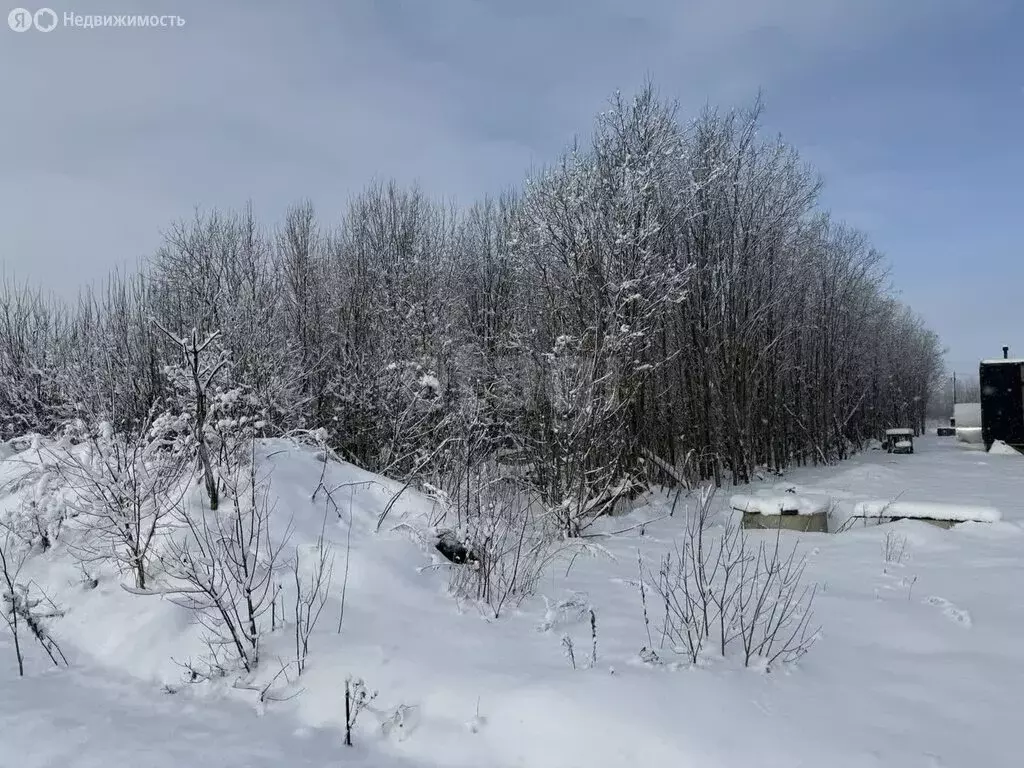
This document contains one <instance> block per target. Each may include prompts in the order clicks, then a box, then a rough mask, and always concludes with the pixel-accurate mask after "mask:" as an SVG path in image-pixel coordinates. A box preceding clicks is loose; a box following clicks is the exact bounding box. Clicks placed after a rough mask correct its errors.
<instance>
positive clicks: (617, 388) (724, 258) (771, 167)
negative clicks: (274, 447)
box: [0, 87, 942, 535]
mask: <svg viewBox="0 0 1024 768" xmlns="http://www.w3.org/2000/svg"><path fill="white" fill-rule="evenodd" d="M759 120H760V105H759V104H758V105H755V106H754V107H753V108H751V109H746V110H732V111H718V110H712V109H708V110H705V111H704V112H703V113H701V114H700V115H699V116H698V117H697V118H696V119H693V120H689V121H685V120H683V119H682V118H681V117H680V115H679V113H678V110H677V107H676V106H675V105H674V104H671V103H666V102H665V101H664V100H662V99H660V98H659V97H658V96H657V95H656V93H655V91H654V89H653V88H651V87H648V88H645V89H643V90H642V91H641V92H640V93H639V94H637V95H636V96H635V97H633V98H626V97H623V96H621V95H616V96H614V97H613V98H612V99H611V101H610V104H609V107H608V109H607V110H606V111H604V112H602V113H600V114H599V115H598V116H597V118H596V121H595V124H594V126H593V131H592V136H591V138H590V140H589V141H588V142H587V143H586V144H581V143H577V144H576V145H574V146H572V147H571V148H570V149H568V150H567V151H566V152H565V153H564V154H563V155H562V156H561V157H560V158H558V160H557V161H556V162H554V163H552V164H551V165H550V166H548V167H546V168H544V169H542V170H541V171H540V172H537V173H535V174H533V175H532V176H531V177H530V178H528V179H527V180H526V181H525V183H524V184H523V185H522V186H521V187H520V188H518V189H516V190H514V191H510V192H508V193H506V194H503V195H501V196H498V197H495V198H488V199H483V200H480V201H478V202H476V203H474V204H472V205H469V206H468V207H463V208H458V207H456V206H454V205H451V204H444V203H441V202H438V201H436V200H433V199H431V198H430V197H429V196H428V195H427V194H426V193H425V192H424V191H423V190H422V189H420V188H418V187H411V188H406V187H401V186H399V185H398V184H395V183H387V184H374V185H372V186H370V187H368V188H366V189H365V190H364V191H363V192H362V193H361V194H359V195H358V196H356V197H355V198H354V199H353V200H352V201H351V204H350V205H349V207H348V208H347V210H345V211H344V212H343V214H342V215H341V216H340V217H339V218H338V219H337V220H333V221H329V222H325V221H323V220H322V219H320V218H318V217H317V215H316V212H315V211H314V208H313V206H312V205H311V204H310V203H307V202H303V203H300V204H298V205H295V206H294V207H292V208H291V209H290V210H289V211H288V212H287V214H286V216H285V218H284V220H283V222H282V223H280V224H279V225H277V226H273V227H268V226H265V225H263V224H261V223H260V222H258V221H257V220H256V217H255V215H254V213H253V211H252V208H251V207H246V208H244V209H242V210H240V211H236V212H221V211H213V212H208V213H197V215H196V216H195V217H194V218H193V219H191V220H188V221H182V222H179V223H177V224H175V225H174V226H173V227H172V228H171V229H170V231H169V232H168V233H167V235H166V236H165V241H164V243H163V245H162V246H161V247H160V249H159V250H158V251H157V252H156V253H155V254H154V255H153V257H152V258H151V259H149V260H148V262H147V264H146V265H145V267H144V268H142V269H140V270H139V271H138V272H137V273H133V274H124V273H116V274H112V275H110V276H109V277H108V279H107V280H106V282H105V284H104V286H103V287H102V288H100V289H83V290H82V292H81V294H80V296H79V298H78V299H77V301H73V302H60V301H57V300H54V299H51V298H48V297H47V296H46V295H45V294H44V293H42V292H41V291H38V290H34V289H31V288H29V287H27V286H23V285H14V284H11V283H6V284H5V285H4V286H3V290H2V293H0V437H2V438H4V439H7V438H10V437H13V436H16V435H20V434H24V433H27V432H43V433H49V432H53V431H55V430H58V429H59V428H61V426H62V425H64V424H66V423H68V422H69V421H71V420H74V419H78V418H83V417H87V418H91V419H98V418H103V419H106V420H109V421H110V422H111V423H112V424H113V425H114V427H115V428H116V429H123V430H131V429H136V428H138V427H139V425H142V424H145V423H146V422H147V419H150V418H151V417H152V413H153V411H154V408H155V407H161V408H167V409H169V410H170V411H172V412H173V411H174V410H175V408H176V407H177V406H176V405H175V403H176V402H178V401H180V392H181V391H182V387H183V386H185V384H183V383H182V382H181V381H178V380H177V379H176V377H178V378H180V375H181V372H182V371H183V370H190V369H196V370H198V369H200V368H202V369H203V370H205V371H207V373H208V374H209V381H205V382H203V385H204V387H208V388H209V401H210V402H211V403H214V404H217V408H216V409H214V411H215V412H213V413H211V414H210V416H209V418H210V419H211V420H214V421H216V420H217V419H222V420H228V421H230V420H231V419H235V418H241V417H242V415H243V412H244V416H245V417H246V418H251V419H253V421H252V423H255V424H257V425H258V428H259V430H260V433H261V434H268V435H269V434H283V433H288V432H292V431H295V430H305V429H323V430H324V434H325V436H326V439H327V440H328V442H329V444H330V446H331V448H333V449H334V450H335V451H337V452H338V454H339V455H341V456H344V457H345V458H347V459H348V460H350V461H353V462H355V463H357V464H359V465H361V466H364V467H366V468H368V469H370V470H373V471H377V472H382V473H386V474H389V475H392V476H395V477H402V478H416V479H419V480H422V481H428V482H430V483H432V484H434V485H435V486H436V487H438V488H443V489H444V490H445V492H446V493H449V494H453V495H458V494H460V493H463V492H466V493H467V498H468V491H467V490H466V489H468V488H469V487H470V485H472V483H473V482H474V481H473V478H474V477H476V478H479V477H480V476H481V474H482V473H486V474H488V476H500V475H515V476H516V477H518V478H519V479H521V480H523V481H524V482H528V483H529V484H530V487H531V488H532V489H533V490H534V491H535V492H536V493H537V494H538V496H539V498H542V499H543V500H544V502H545V504H546V505H547V506H548V508H550V509H552V510H555V511H556V513H557V516H558V518H559V520H560V524H561V525H562V526H563V527H564V529H565V532H566V533H568V534H569V535H572V534H574V533H578V532H579V530H581V527H583V526H585V525H586V523H587V521H588V520H591V519H593V517H594V516H596V515H598V514H600V513H601V512H603V511H605V510H606V509H607V508H608V505H610V504H614V503H615V501H616V499H618V498H620V497H621V496H622V495H624V494H628V493H630V492H632V490H633V489H636V488H640V487H645V486H648V485H650V484H655V483H657V484H668V485H676V484H687V483H691V482H695V481H699V480H708V479H710V480H713V481H715V482H716V483H718V484H722V483H727V482H738V483H742V482H747V481H749V480H751V479H752V478H754V477H755V476H757V475H758V474H760V473H765V472H778V471H781V470H784V469H786V468H787V467H791V466H794V465H802V464H807V463H815V464H817V463H830V462H834V461H837V460H840V459H843V458H845V457H846V456H848V455H849V454H850V453H851V452H852V451H855V450H857V449H858V448H860V447H862V446H863V444H864V442H865V441H866V440H868V439H870V438H873V437H876V436H877V435H878V434H879V432H880V431H881V430H883V429H884V428H886V427H890V426H914V427H915V428H919V429H923V427H924V419H925V415H926V413H927V411H928V407H929V398H930V396H931V395H932V393H933V391H934V390H935V388H936V386H937V383H938V381H939V377H940V376H941V374H942V363H941V352H942V350H941V348H940V344H939V341H938V339H937V337H936V336H935V334H934V333H932V332H931V331H930V330H928V329H927V328H926V327H925V325H924V323H923V322H922V321H921V319H920V318H919V317H918V316H917V315H915V314H914V313H913V312H912V311H911V310H910V309H909V308H907V307H906V306H904V305H903V304H902V303H900V301H899V300H898V299H897V298H896V296H895V294H894V292H893V291H892V289H891V287H890V285H889V283H888V278H887V274H886V266H885V262H884V259H883V257H882V255H881V254H880V253H879V252H878V251H877V250H875V249H874V248H872V246H871V244H870V243H869V241H868V239H867V238H866V237H865V235H864V234H863V233H861V232H858V231H857V230H855V229H853V228H851V227H849V226H847V225H845V224H843V223H841V222H839V221H836V220H835V219H834V218H833V217H831V216H830V215H829V214H828V212H826V211H824V210H822V208H821V206H820V203H819V192H820V188H821V181H820V179H819V177H818V175H817V174H816V172H815V171H814V169H813V168H811V167H810V166H809V165H808V164H807V163H806V162H805V161H804V160H803V159H802V158H801V157H800V155H799V153H798V152H797V150H796V149H795V148H793V147H792V146H790V145H789V144H787V143H785V142H784V141H783V140H782V139H781V138H764V137H762V136H761V135H760V134H759V132H758V128H759ZM188 338H192V339H194V340H195V342H194V344H193V346H194V347H195V348H196V349H198V347H199V342H200V341H203V340H205V342H204V346H203V349H202V350H201V351H202V354H203V355H205V356H208V358H209V359H208V360H206V361H205V362H202V361H200V360H199V352H198V351H197V352H196V359H195V360H194V361H188V360H186V361H185V362H189V363H190V364H189V365H184V366H183V364H182V355H183V351H182V350H183V349H185V350H186V351H187V350H188V349H189V347H188V346H187V345H185V346H184V347H183V346H182V345H183V344H184V343H185V342H184V340H186V339H188ZM207 342H208V343H207ZM192 363H194V365H192ZM191 391H193V392H194V393H195V392H198V391H199V390H196V389H195V388H192V390H191ZM176 393H178V394H176ZM193 406H194V404H193ZM193 406H190V407H189V408H184V407H181V408H179V410H180V411H181V415H182V418H183V419H184V420H185V421H187V420H188V418H190V417H194V415H192V416H190V414H193V412H194V407H193ZM218 409H219V410H218ZM204 418H205V417H204ZM188 428H189V427H188V425H187V424H184V425H183V426H182V429H188ZM192 428H195V425H193V426H192Z"/></svg>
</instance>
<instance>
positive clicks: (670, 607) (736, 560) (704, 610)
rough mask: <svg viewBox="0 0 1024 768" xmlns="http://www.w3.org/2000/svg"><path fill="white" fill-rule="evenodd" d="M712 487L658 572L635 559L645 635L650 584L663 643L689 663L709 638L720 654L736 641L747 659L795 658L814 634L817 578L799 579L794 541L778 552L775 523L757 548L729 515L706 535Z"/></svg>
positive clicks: (696, 658)
mask: <svg viewBox="0 0 1024 768" xmlns="http://www.w3.org/2000/svg"><path fill="white" fill-rule="evenodd" d="M713 495H714V494H713V491H712V490H711V489H710V487H705V488H703V489H702V490H701V492H700V494H699V495H698V497H697V509H696V510H695V512H694V514H692V515H690V516H689V517H688V519H687V529H686V533H685V535H684V539H683V542H682V543H681V544H679V543H677V545H676V546H675V548H674V549H673V550H672V551H670V552H669V553H668V554H666V555H665V556H664V557H663V558H662V560H661V562H660V564H659V567H658V570H657V572H656V573H651V571H650V570H649V569H648V568H646V567H645V565H644V563H643V560H642V558H641V559H640V561H639V568H640V599H641V602H642V604H643V613H644V623H645V630H646V632H647V635H648V642H649V643H650V642H651V633H650V613H651V612H650V610H649V606H648V602H647V597H648V594H649V593H651V592H653V594H655V595H656V596H657V597H658V598H659V599H660V603H661V606H660V610H661V617H662V618H661V647H662V648H664V647H666V646H668V647H670V648H672V649H673V650H675V651H677V652H679V653H682V654H683V655H685V656H686V657H687V659H688V660H689V661H690V663H691V664H696V663H697V662H698V661H699V659H700V658H701V656H702V655H703V653H704V652H705V650H706V649H707V648H708V646H709V644H712V643H713V644H714V646H715V647H716V649H717V651H718V652H719V653H720V654H721V655H722V656H726V655H728V651H729V649H730V648H731V647H732V646H733V645H735V644H739V646H740V647H741V648H742V652H743V660H744V665H745V666H750V665H751V664H752V663H754V662H755V660H758V659H761V660H763V661H764V662H765V664H766V666H767V667H768V668H769V669H770V668H771V666H772V665H774V664H775V663H777V662H780V661H781V662H791V661H794V660H796V659H798V658H799V657H800V656H802V655H803V654H804V653H806V652H807V650H808V649H809V648H810V646H811V645H812V644H813V642H814V640H815V638H816V632H814V631H811V630H810V619H811V616H812V612H811V606H812V604H813V601H814V597H815V594H816V590H817V586H816V585H815V586H813V587H806V586H804V585H803V582H802V579H803V575H804V566H805V562H806V561H805V560H804V559H803V558H802V557H799V558H798V557H797V554H798V550H797V548H796V547H794V549H793V550H792V551H791V552H790V553H789V554H788V555H783V554H782V552H781V551H780V545H781V532H780V531H777V532H776V536H775V540H774V543H773V544H770V545H769V544H768V543H766V542H761V543H760V544H758V545H757V547H756V548H754V547H752V545H751V543H750V538H749V534H748V533H747V532H746V531H745V530H744V529H743V528H741V527H740V526H738V525H736V524H735V523H732V522H730V523H727V524H726V525H725V527H724V528H723V530H722V532H721V533H720V534H719V535H718V536H715V537H712V536H710V535H709V533H710V531H711V529H712V527H713V525H712V516H711V511H712V503H711V502H712V498H713Z"/></svg>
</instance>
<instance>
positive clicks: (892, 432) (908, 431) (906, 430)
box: [885, 427, 914, 435]
mask: <svg viewBox="0 0 1024 768" xmlns="http://www.w3.org/2000/svg"><path fill="white" fill-rule="evenodd" d="M885 434H887V435H912V434H914V430H912V429H910V428H909V427H897V428H895V429H887V430H885Z"/></svg>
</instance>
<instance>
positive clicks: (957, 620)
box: [925, 597, 973, 629]
mask: <svg viewBox="0 0 1024 768" xmlns="http://www.w3.org/2000/svg"><path fill="white" fill-rule="evenodd" d="M925 602H926V603H927V604H928V605H934V606H935V607H936V608H941V609H942V613H943V615H944V616H945V617H946V618H947V619H949V620H950V621H952V622H953V623H954V624H959V625H960V626H962V627H964V628H965V629H970V627H971V625H972V624H973V622H972V621H971V614H970V613H968V612H967V611H965V610H963V609H962V608H957V607H956V606H955V605H953V604H952V603H951V602H949V600H946V599H945V598H943V597H929V598H926V599H925Z"/></svg>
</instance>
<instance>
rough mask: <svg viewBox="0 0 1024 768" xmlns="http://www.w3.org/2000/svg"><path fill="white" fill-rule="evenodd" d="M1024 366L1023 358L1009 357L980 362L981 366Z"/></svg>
mask: <svg viewBox="0 0 1024 768" xmlns="http://www.w3.org/2000/svg"><path fill="white" fill-rule="evenodd" d="M1004 363H1005V364H1006V365H1024V357H1011V358H1009V359H1007V358H1004V357H998V358H996V359H994V360H982V361H981V364H982V365H1001V364H1004Z"/></svg>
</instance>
